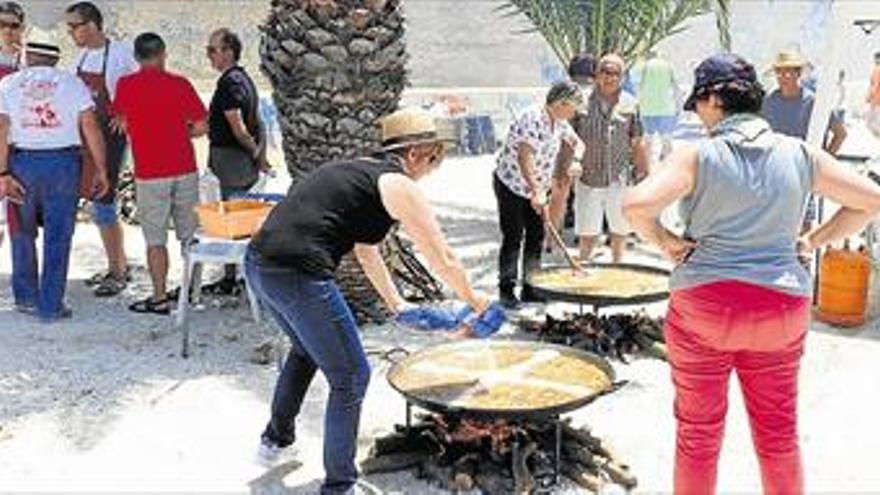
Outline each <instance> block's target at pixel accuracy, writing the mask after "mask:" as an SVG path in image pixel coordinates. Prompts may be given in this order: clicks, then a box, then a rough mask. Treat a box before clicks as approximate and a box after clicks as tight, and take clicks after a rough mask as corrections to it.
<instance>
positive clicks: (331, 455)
mask: <svg viewBox="0 0 880 495" xmlns="http://www.w3.org/2000/svg"><path fill="white" fill-rule="evenodd" d="M381 124H382V150H381V152H379V153H377V154H375V155H372V156H368V157H362V158H355V159H347V160H341V161H337V162H335V163H327V164H325V165H322V166H320V167H318V168H317V169H316V170H315V171H314V172H312V173H311V174H310V175H309V176H308V177H306V178H305V179H304V180H302V181H301V182H298V183H297V184H296V185H294V186H293V187H292V188H291V190H290V192H289V193H288V195H287V197H286V198H285V199H284V200H283V201H282V202H281V203H280V204H279V205H278V206H276V207H275V209H274V210H273V211H272V213H271V214H270V215H269V217H268V219H267V220H266V222H265V223H264V224H263V226H262V228H261V229H260V231H259V232H258V233H257V234H256V235H255V236H254V239H253V241H252V242H251V244H250V247H249V249H248V253H247V256H246V258H245V272H246V274H247V280H248V283H251V284H252V286H253V289H254V291H255V292H256V294H257V296H258V297H259V299H260V301H261V302H262V303H263V305H264V307H265V308H266V310H267V311H268V312H269V313H270V314H272V316H273V317H274V318H275V320H276V321H277V322H278V323H279V324H280V325H281V327H282V328H283V329H284V330H285V332H286V333H287V334H288V336H289V337H290V340H291V344H292V345H291V351H290V354H289V355H288V357H287V362H286V363H285V365H284V369H283V370H282V372H281V376H280V377H279V379H278V384H277V385H276V389H275V397H274V399H273V401H272V415H271V420H270V421H269V424H268V425H267V426H266V429H265V431H264V432H263V435H262V442H261V445H260V450H259V460H261V461H262V462H263V463H264V464H268V463H271V462H273V461H274V460H276V459H277V458H278V456H279V454H280V451H281V449H283V448H284V447H287V446H289V445H291V444H292V443H293V442H294V440H295V438H296V437H295V432H294V426H295V425H294V423H295V419H296V416H297V414H298V412H299V409H300V406H301V404H302V401H303V397H304V396H305V393H306V390H307V389H308V388H309V384H310V383H311V381H312V377H313V376H314V374H315V372H316V370H318V369H320V370H321V371H322V372H323V373H324V375H325V376H326V377H327V380H328V382H329V383H330V395H329V399H328V402H327V410H326V413H325V430H324V434H325V438H324V468H325V472H326V479H325V481H324V484H323V487H322V490H321V491H322V493H347V491H348V490H350V489H351V488H352V486H353V485H354V483H355V481H356V477H357V470H356V469H355V464H354V458H355V447H356V443H357V431H358V422H359V419H360V409H361V401H362V400H363V398H364V395H365V393H366V388H367V382H368V381H369V378H370V367H369V364H368V363H367V358H366V355H365V354H364V349H363V346H362V345H361V340H360V337H359V335H358V327H357V324H356V322H355V319H354V316H353V315H352V313H351V311H350V310H349V308H348V305H347V304H346V302H345V299H344V298H343V296H342V294H341V293H340V291H339V289H338V288H337V286H336V283H335V282H334V280H333V275H334V272H335V270H336V268H337V267H338V266H339V262H340V259H341V258H342V256H343V255H345V254H346V253H348V252H349V251H354V254H355V256H356V257H357V259H358V261H359V262H360V264H361V266H362V267H363V269H364V272H365V273H366V275H367V278H368V279H369V280H370V282H371V283H372V285H373V287H374V288H375V289H376V291H377V292H378V293H379V295H380V296H381V297H382V299H383V300H384V302H385V304H386V305H387V306H388V308H389V309H390V310H391V311H392V312H395V313H397V315H398V318H400V317H401V316H403V315H407V314H409V313H412V312H414V311H416V312H417V311H418V309H417V308H412V307H408V306H407V304H406V303H405V302H404V300H403V298H402V297H401V296H400V294H399V293H398V291H397V289H396V288H395V286H394V283H393V281H392V279H391V276H390V275H389V273H388V270H387V268H386V267H385V264H384V262H383V260H382V257H381V255H380V253H379V249H378V247H377V244H378V243H379V242H381V241H382V240H383V239H384V238H385V236H386V234H387V233H388V231H389V230H390V229H391V227H392V225H394V224H395V223H400V224H401V226H402V227H403V229H404V230H405V231H406V232H407V234H408V235H409V237H410V238H411V239H412V240H413V241H414V243H415V246H416V248H417V249H418V250H419V251H420V252H421V253H422V254H423V255H424V257H425V259H426V260H427V262H428V264H429V265H430V267H431V268H433V269H434V270H435V271H436V272H437V274H438V275H439V276H440V278H441V279H442V280H443V281H445V282H446V283H447V284H448V285H449V287H450V288H451V289H452V290H453V291H454V292H455V294H456V295H457V296H458V297H459V298H461V299H462V300H463V301H465V302H466V303H467V304H468V305H469V306H470V307H471V308H472V309H473V312H474V313H475V314H477V315H483V314H484V313H485V314H494V313H496V312H497V306H494V305H493V310H492V311H489V312H488V313H486V310H487V308H489V307H490V303H489V301H488V300H487V299H486V298H485V297H484V296H482V295H479V294H477V293H476V292H474V290H473V288H472V287H471V285H470V283H469V281H468V277H467V274H466V273H465V270H464V268H463V266H462V265H461V263H460V262H459V261H458V259H457V258H456V256H455V254H454V253H453V252H452V249H451V248H450V247H449V244H448V243H447V242H446V239H445V238H444V236H443V233H442V232H441V230H440V227H439V226H438V224H437V221H436V219H435V218H434V214H433V212H432V210H431V207H430V206H429V205H428V202H427V200H426V199H425V197H424V195H423V194H422V192H421V191H420V190H419V188H418V187H417V186H416V181H418V180H419V179H421V178H423V177H425V176H426V175H428V174H429V173H431V172H432V171H433V170H434V169H436V168H437V167H438V166H439V165H440V162H441V161H442V160H443V158H444V156H445V155H446V152H447V149H448V146H449V144H448V143H449V142H451V141H452V140H451V139H447V137H445V136H444V135H443V133H442V129H439V128H438V126H437V124H436V123H435V121H434V118H433V117H432V116H431V115H430V114H429V113H427V112H426V111H424V110H421V109H414V108H408V109H402V110H398V111H397V112H394V113H392V114H391V115H389V116H387V117H385V118H384V119H383V120H382V122H381Z"/></svg>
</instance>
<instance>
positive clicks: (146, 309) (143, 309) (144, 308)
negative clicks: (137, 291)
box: [128, 297, 171, 315]
mask: <svg viewBox="0 0 880 495" xmlns="http://www.w3.org/2000/svg"><path fill="white" fill-rule="evenodd" d="M128 309H129V311H134V312H135V313H153V314H157V315H167V314H169V313H171V302H170V301H169V300H168V298H165V299H163V300H161V301H154V300H153V298H152V297H148V298H146V299H141V300H140V301H137V302H134V303H132V304H131V305H129V306H128Z"/></svg>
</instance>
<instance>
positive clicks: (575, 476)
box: [562, 463, 605, 493]
mask: <svg viewBox="0 0 880 495" xmlns="http://www.w3.org/2000/svg"><path fill="white" fill-rule="evenodd" d="M562 474H564V475H565V477H566V478H568V479H570V480H571V481H573V482H575V484H577V485H578V486H580V487H581V488H585V489H587V490H589V491H591V492H593V493H599V492H601V491H602V488H603V487H604V486H605V480H603V479H602V477H601V476H599V475H598V474H593V473H591V472H589V471H588V470H587V469H586V468H584V467H582V466H578V464H577V463H564V464H563V465H562Z"/></svg>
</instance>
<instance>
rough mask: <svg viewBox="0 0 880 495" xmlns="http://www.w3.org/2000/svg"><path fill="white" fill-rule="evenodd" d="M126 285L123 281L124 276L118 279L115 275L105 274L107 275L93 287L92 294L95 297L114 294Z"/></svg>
mask: <svg viewBox="0 0 880 495" xmlns="http://www.w3.org/2000/svg"><path fill="white" fill-rule="evenodd" d="M127 285H128V283H127V282H126V281H125V278H122V279H119V278H116V276H115V275H107V277H106V278H104V280H102V281H101V283H100V284H98V286H97V287H95V290H94V294H95V296H97V297H111V296H115V295H117V294H119V293H120V292H122V291H123V290H125V287H126V286H127Z"/></svg>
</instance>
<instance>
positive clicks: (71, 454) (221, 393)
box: [0, 157, 880, 494]
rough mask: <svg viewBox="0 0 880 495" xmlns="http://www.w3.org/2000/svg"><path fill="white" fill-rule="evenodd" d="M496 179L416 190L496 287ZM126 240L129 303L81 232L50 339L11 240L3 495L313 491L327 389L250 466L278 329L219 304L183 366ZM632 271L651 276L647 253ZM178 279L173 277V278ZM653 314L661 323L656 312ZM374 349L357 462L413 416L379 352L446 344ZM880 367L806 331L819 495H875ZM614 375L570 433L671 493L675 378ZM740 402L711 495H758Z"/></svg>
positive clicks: (453, 171) (655, 371) (808, 442)
mask: <svg viewBox="0 0 880 495" xmlns="http://www.w3.org/2000/svg"><path fill="white" fill-rule="evenodd" d="M491 167H492V160H491V159H490V158H489V157H478V158H457V159H453V160H450V161H449V162H448V164H447V165H445V166H444V167H442V168H441V170H440V171H438V172H437V173H436V174H435V176H432V177H430V178H429V179H427V180H426V181H425V184H424V188H425V190H426V191H427V193H428V195H429V197H430V198H431V199H432V201H433V203H434V204H435V206H436V208H437V211H438V216H439V217H440V220H441V223H442V224H443V225H444V228H445V229H446V231H447V233H448V234H449V236H450V238H451V240H452V243H453V245H454V246H455V248H456V250H457V252H458V253H459V255H460V256H461V257H462V258H463V260H464V261H465V263H466V264H467V266H468V267H469V269H470V270H471V272H472V274H473V276H474V277H475V280H476V281H477V284H478V285H480V286H481V287H483V288H486V289H491V287H492V285H493V282H494V277H495V257H496V254H497V251H496V250H497V241H498V233H497V226H496V221H495V206H494V197H493V195H492V192H491V184H490V170H491ZM273 187H274V188H279V189H283V184H280V183H278V184H273ZM126 234H127V238H126V242H127V245H128V248H129V256H130V257H131V258H132V259H134V260H135V262H136V263H138V264H139V265H140V266H141V268H140V269H139V270H137V271H136V273H135V283H134V284H132V286H131V287H130V288H129V289H128V290H127V291H126V293H125V294H124V295H122V296H121V297H118V298H116V299H110V300H96V299H94V298H93V297H92V296H91V294H90V292H88V291H87V289H86V288H85V287H84V285H83V283H82V280H83V279H84V278H86V277H87V276H88V275H90V274H91V273H93V272H94V271H96V270H98V269H100V268H101V267H102V264H103V258H102V255H101V250H100V246H99V241H98V239H97V236H96V231H95V229H94V227H92V226H89V225H81V226H79V228H78V229H77V233H76V237H75V246H74V253H73V260H72V269H71V274H70V278H71V280H70V282H69V284H68V293H69V299H70V303H71V305H72V306H73V308H74V310H75V314H74V318H73V319H72V320H70V321H67V322H64V323H60V324H54V325H43V324H40V323H37V322H36V321H34V320H33V319H31V318H29V317H25V316H22V315H19V314H18V313H15V312H13V311H11V309H10V306H11V295H10V294H9V290H8V285H9V273H10V265H9V261H8V260H9V252H8V251H9V247H8V242H7V243H6V245H4V246H3V247H2V249H0V288H2V290H0V492H25V491H27V492H48V491H82V492H128V491H139V492H159V491H163V492H170V491H174V492H221V491H222V492H244V491H251V492H253V493H267V494H282V493H310V492H314V491H315V490H316V489H317V486H318V483H319V480H320V478H321V476H322V466H321V432H322V417H323V406H324V400H325V395H326V392H327V387H326V383H325V382H324V381H323V379H322V378H320V377H319V378H318V379H316V382H315V386H314V387H313V388H312V390H311V391H310V394H309V395H308V398H307V401H306V403H305V406H304V410H303V413H302V415H301V421H300V423H299V431H298V433H299V438H300V440H299V442H298V454H297V455H295V456H294V457H293V458H292V459H291V460H290V461H289V462H286V463H284V464H282V465H280V466H279V467H277V468H275V469H273V470H270V471H266V470H264V469H262V468H260V467H258V466H257V465H256V464H255V463H253V454H254V451H255V447H256V443H257V440H258V435H259V433H260V431H261V429H262V427H263V425H264V423H265V421H266V419H267V412H268V403H269V400H270V397H271V392H272V387H273V385H274V379H275V377H276V370H275V367H274V366H272V365H257V364H252V363H251V362H250V361H249V358H250V355H251V351H252V349H253V348H254V347H255V346H257V345H258V344H259V343H261V342H263V341H264V340H265V339H266V338H268V337H271V336H272V335H274V332H275V330H274V328H273V327H272V326H271V325H269V324H264V325H256V324H254V323H252V322H251V320H250V317H249V312H248V311H247V307H246V303H244V301H241V302H240V304H228V303H227V304H224V305H222V307H214V305H212V304H210V303H209V304H207V305H206V306H207V308H208V309H205V310H203V311H199V312H196V313H195V314H194V315H193V316H192V327H193V331H194V334H193V342H194V344H195V345H194V352H193V355H192V357H191V358H190V359H182V358H181V357H180V355H179V351H180V334H179V332H178V331H176V330H175V329H174V328H172V326H171V320H170V318H166V317H152V316H140V315H135V314H133V313H130V312H129V311H127V309H126V305H127V304H128V303H129V302H130V301H132V300H134V299H135V298H137V297H141V296H142V295H144V294H146V293H147V292H148V290H149V282H148V280H147V276H146V273H145V271H144V269H143V268H142V266H143V263H144V255H143V243H142V240H141V237H140V232H139V231H138V230H137V229H134V228H128V229H127V232H126ZM172 252H175V251H173V250H172ZM635 256H636V257H637V258H638V259H639V260H641V261H646V262H655V263H656V262H657V260H656V258H655V257H654V256H653V255H652V254H651V253H650V252H648V251H644V250H640V251H639V254H637V255H635ZM172 271H173V273H172V279H173V280H176V279H177V277H179V266H178V265H175V266H174V267H173V270H172ZM561 309H563V308H559V307H555V308H553V309H552V310H554V311H558V310H561ZM649 309H650V311H651V312H653V313H661V312H662V311H663V309H664V305H663V304H662V303H661V304H656V305H653V306H652V307H651V308H649ZM511 337H516V335H515V332H514V329H513V328H507V329H505V330H504V332H503V333H502V334H501V335H499V337H498V338H511ZM364 338H365V341H366V345H367V347H368V350H369V351H370V353H371V361H372V363H373V366H374V372H373V380H372V383H371V386H370V389H369V393H368V395H367V398H366V401H365V403H364V413H363V423H362V428H361V438H360V442H361V446H362V448H361V449H360V453H361V454H362V455H363V454H364V453H365V452H366V447H367V446H368V445H369V444H370V439H371V438H373V437H375V436H376V435H380V434H382V433H385V432H388V431H389V430H390V429H391V428H392V426H393V425H394V424H395V423H401V422H402V421H403V419H404V403H403V401H402V399H401V398H400V397H399V396H398V395H397V394H396V393H395V392H394V391H393V390H391V389H390V387H389V386H388V385H387V383H386V382H385V379H384V373H385V372H386V371H387V369H388V366H389V363H388V362H387V361H385V360H383V359H381V353H382V351H383V350H385V349H389V348H391V347H393V346H398V345H400V346H404V347H406V348H408V349H411V350H413V349H417V348H419V347H421V346H424V345H426V344H429V343H431V342H436V341H437V339H436V338H429V337H426V336H423V335H418V334H415V333H412V332H409V331H406V330H401V329H398V328H394V327H392V326H390V325H387V326H373V327H368V328H365V329H364ZM878 355H880V328H878V326H877V325H876V324H869V325H866V326H865V327H863V328H858V329H851V330H837V329H832V328H829V327H826V326H824V325H822V324H818V323H816V324H814V325H813V331H812V332H811V334H810V337H809V341H808V349H807V354H806V357H805V359H804V361H803V373H802V385H801V396H800V410H801V432H802V433H801V440H802V444H803V449H804V458H805V463H806V475H807V486H808V489H809V491H810V492H831V491H833V492H843V491H849V492H858V491H861V492H874V493H876V492H880V470H878V469H876V459H877V455H876V453H877V452H878V451H880V434H878V433H877V431H878V430H877V426H876V425H877V420H876V417H877V410H878V409H880V398H878V396H877V391H878V390H880V372H878V371H880V364H878V360H877V356H878ZM614 367H615V369H616V371H617V374H618V378H620V379H626V380H629V381H630V383H629V385H628V386H627V387H625V388H624V389H622V390H620V391H618V392H617V393H615V394H613V395H612V396H609V397H605V398H602V399H601V400H599V401H598V402H596V403H595V404H593V405H591V406H589V407H587V408H585V409H583V410H581V411H577V412H576V413H574V414H572V415H571V418H572V420H573V421H574V422H575V423H576V424H582V423H587V424H589V425H591V426H592V427H593V430H594V431H595V432H597V433H599V434H600V435H603V436H606V437H608V438H609V439H610V441H611V442H612V444H614V445H615V446H616V448H617V450H618V451H619V452H620V455H621V457H622V458H623V459H625V460H627V461H629V463H630V465H631V466H632V469H633V472H634V473H635V474H636V475H637V476H638V477H639V481H640V484H639V488H638V490H639V491H644V492H663V491H668V489H669V488H670V486H671V472H672V455H673V445H674V419H673V415H672V387H671V384H670V382H669V377H668V367H667V365H666V364H665V363H663V362H660V361H655V360H639V361H635V362H633V363H631V364H628V365H624V364H621V363H614ZM730 394H731V407H730V414H729V416H728V419H729V421H728V428H727V438H726V442H725V445H724V450H723V454H722V460H721V469H720V472H721V475H720V480H719V488H720V490H721V491H722V492H755V491H758V490H759V489H760V486H759V475H758V471H757V464H756V461H755V458H754V455H753V453H752V449H751V441H750V436H749V431H748V425H747V420H746V417H745V413H744V410H743V406H742V401H741V400H740V398H739V391H738V388H737V386H736V383H735V380H733V385H732V387H731V392H730ZM366 481H367V482H368V483H369V484H370V485H371V486H373V487H375V488H376V489H377V490H378V491H380V492H385V493H398V492H403V493H430V492H432V491H433V490H431V489H430V488H429V487H428V486H427V485H425V484H423V483H422V482H420V481H418V480H415V479H413V478H412V477H411V476H409V475H408V474H396V475H385V476H375V477H370V478H369V479H367V480H366Z"/></svg>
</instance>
